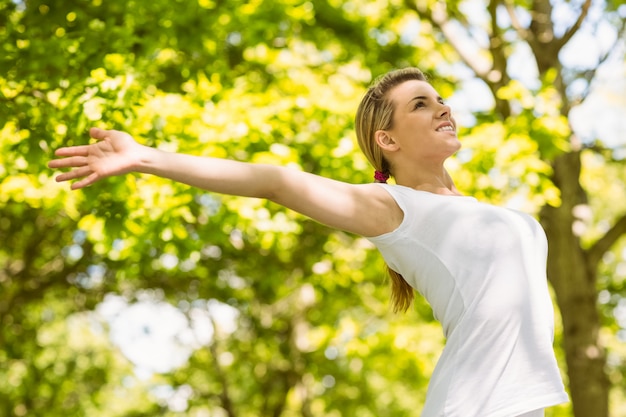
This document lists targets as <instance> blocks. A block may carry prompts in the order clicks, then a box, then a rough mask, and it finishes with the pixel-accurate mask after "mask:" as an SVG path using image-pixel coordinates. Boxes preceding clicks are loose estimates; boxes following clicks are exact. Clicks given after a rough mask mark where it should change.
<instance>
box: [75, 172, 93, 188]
mask: <svg viewBox="0 0 626 417" xmlns="http://www.w3.org/2000/svg"><path fill="white" fill-rule="evenodd" d="M96 181H98V174H96V173H95V172H92V173H91V175H89V176H87V177H86V178H83V179H82V180H80V181H77V182H75V183H73V184H72V186H71V187H70V188H71V189H72V190H78V189H80V188H85V187H88V186H90V185H91V184H93V183H94V182H96Z"/></svg>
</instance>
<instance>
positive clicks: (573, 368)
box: [541, 152, 610, 417]
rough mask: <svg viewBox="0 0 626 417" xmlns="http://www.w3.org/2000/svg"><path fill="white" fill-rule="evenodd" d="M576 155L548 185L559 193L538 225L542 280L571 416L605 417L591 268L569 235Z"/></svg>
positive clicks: (560, 162)
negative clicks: (555, 321) (544, 267)
mask: <svg viewBox="0 0 626 417" xmlns="http://www.w3.org/2000/svg"><path fill="white" fill-rule="evenodd" d="M580 169H581V161H580V152H571V153H567V154H563V155H561V156H559V157H557V158H556V160H555V161H554V178H553V180H554V182H555V184H556V185H557V186H558V187H559V188H560V190H561V199H562V203H561V205H560V206H559V207H550V206H545V207H544V208H543V209H542V212H541V221H542V223H543V225H544V228H545V230H546V234H547V236H548V241H549V244H550V255H549V258H548V277H549V280H550V281H551V283H552V286H553V288H554V291H555V294H556V299H557V303H558V306H559V308H560V310H561V316H562V318H563V349H564V350H565V358H566V363H567V367H568V375H569V387H570V392H571V399H572V406H573V409H574V415H575V416H576V417H608V415H609V411H608V410H609V406H608V399H609V387H610V386H609V381H608V378H607V375H606V373H605V371H604V366H605V363H606V356H605V352H604V349H603V347H602V346H601V344H600V341H599V339H598V335H599V329H600V318H599V315H598V309H597V306H596V300H597V289H596V267H597V265H590V264H589V258H588V257H587V255H586V253H585V251H584V249H582V248H581V246H580V240H579V238H578V237H577V236H576V235H574V233H573V231H572V224H573V222H574V220H575V218H574V214H573V210H574V207H575V206H576V205H578V204H582V203H585V202H586V196H585V193H584V190H583V189H582V187H581V186H580V183H579V176H580Z"/></svg>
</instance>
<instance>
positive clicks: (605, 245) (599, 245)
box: [587, 214, 626, 268]
mask: <svg viewBox="0 0 626 417" xmlns="http://www.w3.org/2000/svg"><path fill="white" fill-rule="evenodd" d="M624 235H626V214H624V215H623V216H622V217H621V218H620V219H619V220H617V222H615V224H614V225H613V227H611V229H609V231H608V232H606V234H605V235H604V236H603V237H602V238H600V239H599V240H598V241H597V242H596V243H595V244H594V245H593V246H592V247H590V248H589V249H588V250H587V259H588V262H589V264H590V265H591V266H592V267H594V268H595V267H596V266H597V265H598V263H599V262H600V259H602V256H603V255H604V254H605V253H606V252H607V251H608V250H609V249H611V246H613V244H614V243H615V242H617V240H618V239H619V238H620V237H622V236H624Z"/></svg>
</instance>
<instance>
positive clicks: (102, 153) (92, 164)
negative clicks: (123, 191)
mask: <svg viewBox="0 0 626 417" xmlns="http://www.w3.org/2000/svg"><path fill="white" fill-rule="evenodd" d="M89 135H90V136H91V137H92V138H94V139H97V140H98V141H97V142H95V143H92V144H90V145H82V146H70V147H66V148H60V149H57V150H56V152H55V155H56V156H60V157H63V158H61V159H54V160H52V161H50V162H49V163H48V167H50V168H72V170H70V171H69V172H66V173H64V174H61V175H59V176H57V177H56V180H57V182H62V181H69V180H75V179H80V180H79V181H76V182H74V183H73V184H72V189H73V190H78V189H80V188H84V187H87V186H89V185H91V184H93V183H95V182H96V181H99V180H101V179H103V178H106V177H110V176H113V175H121V174H126V173H128V172H131V171H133V169H135V168H136V167H137V166H138V165H139V163H140V161H141V152H142V148H144V147H143V146H141V145H139V144H138V143H137V142H135V140H134V139H133V138H132V136H130V135H129V134H128V133H125V132H120V131H117V130H103V129H98V128H95V127H94V128H91V129H90V130H89Z"/></svg>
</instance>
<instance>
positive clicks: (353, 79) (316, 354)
mask: <svg viewBox="0 0 626 417" xmlns="http://www.w3.org/2000/svg"><path fill="white" fill-rule="evenodd" d="M406 3H407V2H404V3H403V2H400V1H390V2H386V1H385V2H383V1H365V0H355V1H351V2H340V1H334V0H315V1H299V0H273V1H269V0H254V1H228V2H223V1H212V0H198V1H186V0H176V1H173V2H172V1H163V0H153V1H150V2H144V1H138V0H135V1H127V0H124V1H122V0H109V1H102V0H91V1H87V0H73V1H61V0H29V1H12V0H2V1H0V74H3V75H2V76H1V77H0V129H1V130H0V236H1V237H2V239H3V241H4V242H5V244H3V245H2V246H0V288H1V290H2V291H1V294H2V295H1V296H0V323H1V327H0V417H4V416H7V417H8V416H13V415H15V416H21V415H29V416H31V415H32V416H38V415H42V416H43V415H45V416H55V415H65V416H72V415H76V416H79V415H90V416H91V415H93V416H99V415H102V416H114V415H120V416H121V415H125V416H143V415H145V416H148V415H156V414H160V415H174V414H178V413H179V412H181V411H184V412H185V413H187V415H196V416H202V415H216V416H219V415H226V416H238V417H243V416H259V415H263V416H266V415H273V416H284V417H290V416H318V415H324V416H340V415H347V416H352V415H359V416H370V415H371V416H379V415H414V414H415V413H419V410H420V409H421V407H422V404H423V399H424V397H425V390H426V386H427V382H428V378H429V376H430V374H431V373H432V370H433V366H434V363H435V362H436V359H437V356H438V353H439V351H440V349H441V346H442V345H443V337H442V335H441V331H440V329H439V327H438V325H437V324H436V323H434V319H433V317H432V314H431V312H430V309H429V307H428V306H427V305H426V304H425V303H424V301H423V300H421V299H418V300H417V304H416V306H415V308H414V309H413V310H412V311H411V312H410V313H409V314H407V315H406V316H396V315H392V314H390V312H389V307H388V304H387V298H388V295H389V291H388V289H387V285H386V282H385V278H384V276H383V274H382V271H384V265H383V263H382V261H381V259H380V257H379V256H378V255H377V254H376V253H375V251H373V248H372V246H371V245H370V244H368V243H367V241H366V240H364V239H361V238H358V237H355V236H351V235H347V234H344V233H339V232H335V231H332V230H328V229H327V228H325V227H323V226H321V225H319V224H317V223H315V222H312V221H310V220H308V219H305V218H302V216H299V215H297V214H294V213H293V212H289V211H286V210H284V209H282V208H281V207H278V206H276V205H274V204H272V203H268V202H265V201H260V200H254V199H241V198H237V197H232V196H221V195H215V194H210V193H205V192H202V191H199V190H190V189H189V188H187V187H185V186H181V185H179V184H172V183H169V182H166V181H163V180H160V179H157V178H152V177H143V176H128V177H126V178H116V179H111V180H107V181H106V183H103V184H100V185H97V186H94V187H91V188H89V189H86V190H85V191H84V192H79V193H77V192H70V191H69V190H68V189H67V187H64V186H60V185H58V184H56V183H54V181H53V178H52V175H53V173H52V172H50V171H49V170H47V169H45V168H44V167H45V165H46V163H47V161H48V160H49V159H50V157H51V155H52V151H53V149H55V148H57V147H60V146H63V145H71V144H79V143H84V142H85V141H86V140H87V139H86V130H87V129H88V127H90V126H92V125H99V126H102V127H107V128H123V129H125V130H128V131H130V132H131V133H132V134H133V135H135V136H136V137H137V138H138V139H139V140H140V141H141V142H143V143H146V144H150V145H154V146H157V147H159V148H162V149H167V150H171V151H181V152H188V153H193V154H197V155H210V156H217V157H227V158H233V159H238V160H245V161H252V162H259V163H260V162H262V163H272V164H280V165H286V166H289V167H291V168H293V169H299V170H305V171H308V172H313V173H316V174H320V175H324V176H328V177H332V178H336V179H339V180H344V181H350V182H356V183H362V182H369V181H370V176H371V172H370V168H369V167H368V165H367V163H366V161H365V159H364V158H363V157H362V156H361V155H360V153H359V152H358V149H357V146H356V142H355V138H354V132H353V114H354V110H355V108H356V106H357V104H358V101H359V99H360V96H361V95H362V93H363V91H364V88H365V86H366V85H367V84H368V83H369V82H370V81H371V80H372V79H373V78H374V77H375V76H377V75H378V74H381V73H383V72H385V71H387V70H389V69H391V68H395V67H400V66H405V65H415V64H418V65H419V66H420V67H421V68H422V69H423V70H425V71H426V72H427V73H429V74H430V75H431V76H432V77H433V79H434V83H435V85H436V87H437V88H438V90H439V91H440V92H441V93H442V95H444V96H451V95H452V91H453V90H452V88H453V86H454V85H456V84H457V83H460V82H461V81H462V80H460V79H458V78H456V77H455V76H453V75H452V74H453V73H454V71H451V70H450V68H452V67H454V68H458V63H455V62H454V58H451V57H454V56H455V50H454V49H453V48H452V47H451V46H450V45H449V44H448V43H446V42H443V37H442V35H441V32H440V31H438V30H435V29H436V28H435V27H434V25H433V23H432V22H430V21H429V20H428V19H427V16H426V14H425V13H422V12H421V11H420V10H421V9H420V8H415V7H412V6H410V5H407V4H406ZM409 3H410V2H409ZM423 3H425V4H426V3H430V2H423ZM517 3H519V4H517V7H520V8H524V7H527V5H525V4H522V3H521V2H517ZM463 7H464V3H463V2H448V8H449V11H450V14H451V16H452V17H455V18H457V19H459V21H460V22H461V23H467V21H466V19H465V18H464V13H463ZM611 10H613V9H611V5H610V4H607V13H608V12H610V11H611ZM501 39H502V40H504V39H506V37H505V36H504V34H502V38H501ZM511 47H512V46H511ZM461 72H462V71H461ZM546 77H547V78H546V79H545V80H543V83H541V82H540V83H539V84H540V86H539V87H536V88H534V89H533V88H529V87H528V86H525V85H523V84H521V83H520V82H518V81H516V80H508V82H506V83H503V85H501V86H500V87H499V90H498V91H497V95H496V98H497V99H498V100H502V101H506V102H507V103H512V106H513V108H514V109H518V110H519V111H516V113H515V117H512V118H499V117H498V116H497V115H496V114H495V113H493V112H491V111H490V112H488V113H481V114H478V115H477V116H476V117H477V121H478V122H480V123H476V125H469V126H467V127H466V129H465V131H464V132H463V133H464V134H463V136H464V138H465V147H466V149H467V151H464V152H463V153H461V154H459V156H458V158H457V159H455V160H453V161H451V170H452V171H453V172H454V174H455V175H454V176H455V178H458V181H457V182H458V186H459V188H461V189H463V190H465V191H466V192H468V193H474V194H475V195H477V197H479V198H480V199H484V200H489V201H494V202H498V203H503V204H513V203H515V202H516V201H517V202H519V201H521V202H523V204H524V205H523V209H525V210H527V211H530V212H534V213H537V212H538V210H539V209H540V208H541V207H542V206H544V205H546V204H547V205H554V206H557V205H558V204H559V201H560V200H559V199H560V194H559V189H558V187H557V186H556V185H555V184H554V183H553V182H552V180H551V174H552V168H551V164H550V162H551V160H552V159H553V158H555V157H556V156H557V155H559V154H561V153H563V152H566V151H568V150H569V148H568V146H569V142H568V140H569V137H570V134H571V132H570V128H569V126H568V123H567V119H566V116H565V115H563V114H561V112H560V111H559V106H560V103H559V102H558V100H557V95H556V94H555V92H554V87H553V85H554V82H553V81H554V80H553V79H551V78H550V74H548V75H547V76H546ZM516 106H517V107H516ZM586 158H587V159H585V173H584V178H585V179H586V181H587V183H588V184H585V185H586V187H587V188H588V189H590V190H591V191H592V194H593V196H594V199H593V203H592V205H593V213H594V214H593V216H592V217H587V218H584V219H581V221H583V222H584V225H585V227H586V229H585V231H584V233H585V234H584V236H585V239H588V240H589V242H593V241H594V240H595V238H596V237H597V236H599V235H600V234H601V233H602V231H603V219H606V218H613V217H614V216H617V215H619V207H620V206H619V205H617V204H615V203H616V202H618V201H619V202H621V203H623V202H624V199H625V197H624V195H623V192H622V191H623V188H622V189H620V188H619V187H617V188H616V189H615V188H611V187H614V184H616V183H618V182H617V181H616V180H615V179H619V181H621V182H619V183H621V184H623V182H624V180H625V179H624V178H623V172H624V171H623V164H622V162H620V161H617V162H610V156H608V157H607V156H604V157H603V156H600V157H599V156H598V154H597V153H591V152H589V153H588V154H587V156H586ZM605 174H610V175H606V176H605ZM608 190H612V191H611V195H612V198H611V199H607V198H606V197H605V196H604V195H605V193H607V192H608ZM329 204H332V202H329ZM623 206H624V205H623V204H621V207H623ZM590 244H591V243H590ZM620 250H621V252H620ZM610 254H611V255H607V256H606V257H605V258H604V259H603V264H602V266H601V272H600V275H601V277H600V279H599V283H598V286H599V287H600V289H601V295H602V297H603V298H602V300H604V301H601V306H600V310H601V313H602V317H603V329H602V331H603V334H605V335H606V336H605V337H606V339H607V345H608V346H610V347H612V348H613V356H611V360H610V361H609V363H608V367H609V373H610V376H611V383H612V384H613V385H614V386H615V387H616V392H617V391H619V387H622V388H623V387H624V386H626V385H625V384H626V381H624V380H623V378H621V377H620V375H623V371H624V352H623V349H622V350H621V351H620V350H619V341H618V339H617V338H616V332H617V331H618V330H619V328H620V324H619V323H617V322H616V320H615V319H614V314H613V312H614V310H615V309H617V308H618V307H619V306H620V305H623V295H624V291H625V290H624V285H623V284H624V274H623V269H624V268H623V265H624V255H623V242H622V243H621V246H620V245H616V248H615V251H613V252H610ZM110 294H118V295H121V296H122V297H123V298H124V299H125V300H127V302H129V303H133V302H135V301H140V300H142V297H145V294H151V295H150V296H149V297H148V298H149V299H150V300H151V301H153V302H167V303H169V304H171V305H173V306H176V307H177V308H178V309H179V310H180V311H181V312H182V313H184V314H185V317H186V321H187V323H188V325H189V326H191V327H193V324H194V323H195V321H194V320H195V317H197V315H198V314H200V315H201V317H208V318H209V322H207V321H206V320H205V321H200V323H201V325H200V328H204V330H205V331H206V328H209V327H210V328H211V329H214V333H213V335H212V337H211V338H210V339H209V340H203V339H202V338H200V337H199V336H198V335H197V334H196V335H195V336H194V337H191V339H190V341H189V340H188V342H189V344H190V345H192V346H193V348H194V349H193V352H192V353H191V354H190V356H189V359H188V361H187V362H186V363H185V364H184V365H183V366H182V367H179V368H176V369H172V370H171V371H169V372H163V373H160V374H152V375H150V376H146V375H145V374H142V373H141V372H139V371H138V370H137V369H133V364H132V363H130V362H129V361H128V360H127V359H126V358H125V357H124V356H123V355H122V350H123V349H122V347H120V346H119V345H118V346H115V345H112V343H111V341H110V339H109V338H107V337H106V336H107V335H108V334H109V330H112V328H109V326H112V324H111V323H110V322H107V320H105V319H104V318H103V317H102V315H101V314H100V313H99V310H98V309H99V308H102V306H103V301H104V300H105V299H106V297H107V295H110ZM210 300H219V301H220V302H222V303H225V304H228V305H229V306H231V307H233V308H235V309H236V311H237V312H238V314H239V315H238V318H237V320H236V330H234V331H226V330H224V329H220V317H219V315H218V316H215V315H211V314H210V311H209V310H207V305H210V303H211V301H210ZM104 304H106V303H104ZM622 308H623V307H622ZM202 323H204V324H202ZM622 327H623V324H622ZM146 331H147V332H150V331H154V330H153V329H152V330H151V329H147V330H146ZM622 331H623V330H622ZM168 387H169V388H168ZM616 398H617V399H616V400H615V401H616V405H615V407H616V408H617V407H618V406H619V404H617V403H618V402H619V403H623V401H624V399H623V398H620V397H619V396H616ZM622 407H623V406H622ZM551 413H552V415H553V416H564V415H568V413H570V410H569V408H568V407H567V406H564V407H561V408H556V409H554V410H552V411H551Z"/></svg>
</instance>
